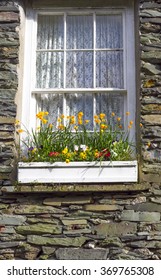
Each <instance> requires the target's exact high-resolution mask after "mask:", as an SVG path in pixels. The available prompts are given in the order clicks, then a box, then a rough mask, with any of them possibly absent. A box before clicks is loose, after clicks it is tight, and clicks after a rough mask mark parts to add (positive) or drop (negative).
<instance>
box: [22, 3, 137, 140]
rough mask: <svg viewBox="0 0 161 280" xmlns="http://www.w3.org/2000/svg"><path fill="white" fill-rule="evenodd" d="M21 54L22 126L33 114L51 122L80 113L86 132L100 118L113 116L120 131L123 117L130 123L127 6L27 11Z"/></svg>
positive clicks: (130, 22) (130, 25)
mask: <svg viewBox="0 0 161 280" xmlns="http://www.w3.org/2000/svg"><path fill="white" fill-rule="evenodd" d="M124 2H125V3H126V1H124ZM130 2H132V1H130ZM25 54H26V55H25V71H24V97H23V107H22V121H23V123H24V124H25V125H26V126H27V127H28V128H30V127H33V126H35V125H36V123H35V122H36V120H35V119H34V116H35V114H36V111H39V110H45V111H48V112H49V115H50V116H51V121H52V122H56V120H57V117H58V115H60V114H65V115H74V114H75V113H77V112H79V111H83V112H84V114H85V118H86V119H89V120H91V121H90V122H89V127H88V128H89V129H90V130H93V126H94V124H93V123H92V120H93V116H94V115H95V114H98V113H100V112H103V113H106V115H107V117H109V116H110V115H111V113H112V112H115V113H116V114H117V115H118V116H119V117H121V120H122V125H123V126H125V123H126V120H125V115H126V114H125V113H126V111H129V112H130V116H129V120H131V119H132V120H133V121H134V123H135V67H134V65H135V58H134V15H133V8H132V6H131V7H129V6H128V7H122V8H113V7H112V8H111V7H109V8H107V7H106V8H104V9H101V8H100V9H89V8H87V9H76V8H74V9H65V10H63V9H57V10H49V11H47V10H46V11H45V10H43V11H42V10H32V11H31V10H29V11H27V22H26V43H25ZM134 127H135V126H134ZM130 133H131V135H130V138H131V139H133V140H134V139H135V136H134V135H135V131H134V130H131V132H130Z"/></svg>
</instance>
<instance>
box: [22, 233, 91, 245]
mask: <svg viewBox="0 0 161 280" xmlns="http://www.w3.org/2000/svg"><path fill="white" fill-rule="evenodd" d="M86 240H88V238H86V237H83V236H82V237H71V238H70V237H66V236H64V237H55V236H54V237H45V236H44V237H43V236H38V235H29V236H28V237H27V241H28V243H31V244H35V245H45V246H48V245H49V246H50V245H53V246H62V247H81V246H82V245H83V244H84V243H85V242H86Z"/></svg>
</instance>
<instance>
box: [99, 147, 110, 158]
mask: <svg viewBox="0 0 161 280" xmlns="http://www.w3.org/2000/svg"><path fill="white" fill-rule="evenodd" d="M110 155H111V153H110V152H109V151H108V150H107V149H104V150H102V151H101V152H100V153H98V155H97V157H104V158H109V157H110Z"/></svg>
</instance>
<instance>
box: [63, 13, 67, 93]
mask: <svg viewBox="0 0 161 280" xmlns="http://www.w3.org/2000/svg"><path fill="white" fill-rule="evenodd" d="M66 18H67V14H66V13H64V65H63V66H64V69H63V73H64V82H63V84H64V85H63V86H64V88H66V45H67V44H66V40H67V34H66V32H67V26H66Z"/></svg>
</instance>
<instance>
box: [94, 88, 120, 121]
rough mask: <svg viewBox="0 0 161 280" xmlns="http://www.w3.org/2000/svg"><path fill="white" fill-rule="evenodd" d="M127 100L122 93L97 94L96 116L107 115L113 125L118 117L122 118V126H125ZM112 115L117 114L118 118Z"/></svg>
mask: <svg viewBox="0 0 161 280" xmlns="http://www.w3.org/2000/svg"><path fill="white" fill-rule="evenodd" d="M125 98H126V97H125V95H123V94H121V93H96V114H97V115H98V114H100V113H105V114H106V116H107V120H111V124H113V125H114V123H115V122H116V117H120V118H121V121H120V124H121V125H122V126H124V104H125ZM111 113H115V115H116V117H111Z"/></svg>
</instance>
